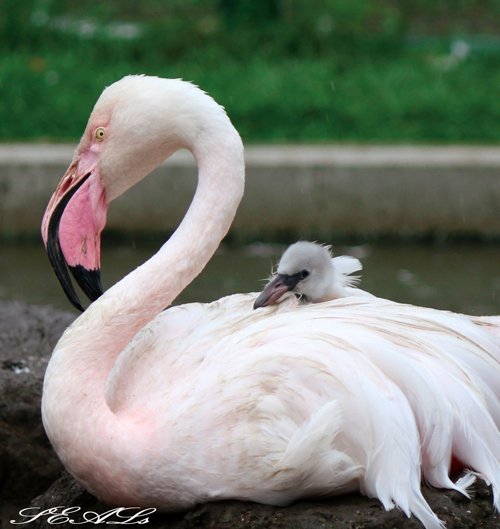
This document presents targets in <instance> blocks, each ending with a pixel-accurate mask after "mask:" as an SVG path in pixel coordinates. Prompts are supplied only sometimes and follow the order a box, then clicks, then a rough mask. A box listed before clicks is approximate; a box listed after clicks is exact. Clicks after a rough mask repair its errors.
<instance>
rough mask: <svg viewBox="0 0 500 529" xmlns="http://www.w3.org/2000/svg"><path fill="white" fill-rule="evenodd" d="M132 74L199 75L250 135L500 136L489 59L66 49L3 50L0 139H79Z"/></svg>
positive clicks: (495, 76) (497, 80)
mask: <svg viewBox="0 0 500 529" xmlns="http://www.w3.org/2000/svg"><path fill="white" fill-rule="evenodd" d="M80 64H81V65H84V66H82V67H81V66H80ZM129 73H147V74H151V75H159V76H166V77H182V78H184V79H187V80H191V81H194V82H195V83H197V84H198V85H199V86H201V87H202V88H203V89H204V90H206V91H208V92H209V93H210V94H211V95H212V96H213V97H214V98H215V99H216V100H217V101H219V102H220V103H221V104H222V105H224V106H225V107H226V109H227V111H228V113H229V115H230V116H231V118H232V120H233V121H234V123H235V125H236V126H237V128H238V129H239V131H240V133H241V134H242V136H243V137H244V139H245V140H247V141H251V142H263V141H266V142H267V141H271V142H279V141H298V142H305V141H312V142H332V141H344V142H346V141H354V142H365V141H375V142H394V141H395V142H417V143H422V142H442V143H446V142H459V143H460V142H468V143H469V142H470V143H475V142H486V143H494V142H496V141H498V140H499V139H500V97H499V92H498V87H500V69H499V68H495V67H494V65H493V63H492V61H489V60H487V59H474V58H471V59H468V60H465V61H463V62H460V63H457V64H455V65H453V66H450V67H443V66H442V65H441V64H439V63H437V64H436V60H432V59H431V57H430V56H425V57H411V56H410V57H401V58H396V59H391V60H386V61H384V60H377V61H375V60H368V59H362V60H360V61H359V62H357V63H355V64H353V65H351V66H350V67H349V68H340V67H338V66H337V65H335V64H334V63H333V62H332V61H331V60H329V59H326V58H319V59H307V60H305V59H287V60H282V61H279V62H278V61H276V62H271V61H265V60H262V59H259V58H254V59H252V60H250V61H248V62H246V63H241V62H237V61H235V60H234V59H232V58H226V59H221V58H218V57H213V58H211V57H206V58H204V59H203V60H197V61H192V62H183V63H179V64H175V63H170V64H156V65H154V64H149V65H147V66H144V65H142V64H137V63H134V62H130V61H125V60H116V61H109V62H105V61H97V60H92V59H89V58H85V57H75V55H74V54H73V53H71V52H67V53H58V54H51V53H46V54H44V55H43V56H38V55H35V54H26V53H18V54H11V55H9V56H4V57H2V58H1V59H0V88H1V92H2V101H3V104H2V105H1V106H0V124H1V125H0V140H3V141H13V140H74V139H76V138H78V137H79V136H80V134H81V133H82V131H83V128H84V126H85V123H86V120H87V117H88V115H89V113H90V110H91V109H92V106H93V104H94V102H95V100H96V98H97V97H98V95H99V93H100V92H101V90H102V88H103V87H104V86H106V85H109V84H110V83H112V82H113V81H115V80H117V79H119V78H121V77H122V76H123V75H126V74H129Z"/></svg>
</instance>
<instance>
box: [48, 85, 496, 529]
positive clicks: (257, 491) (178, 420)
mask: <svg viewBox="0 0 500 529" xmlns="http://www.w3.org/2000/svg"><path fill="white" fill-rule="evenodd" d="M182 147H185V148H188V149H190V150H191V152H192V153H193V155H194V157H195V158H196V160H197V163H198V187H197V190H196V194H195V196H194V198H193V201H192V203H191V206H190V207H189V210H188V212H187V213H186V215H185V217H184V219H183V221H182V223H181V224H180V226H179V227H178V229H177V230H176V232H175V233H174V234H173V236H172V237H171V238H170V240H168V242H166V243H165V244H164V245H163V246H162V248H161V249H160V250H159V251H158V253H157V254H156V255H154V256H153V257H152V258H151V259H150V260H148V261H147V262H146V263H144V264H143V265H142V266H140V267H139V268H137V269H136V270H134V271H133V272H132V273H130V274H129V275H128V276H127V277H125V278H124V279H123V280H121V281H120V282H118V283H117V284H116V285H114V286H113V287H112V288H110V289H109V290H108V291H107V292H106V293H104V294H103V295H102V296H100V297H99V295H100V294H101V292H100V290H101V289H100V284H99V277H98V270H99V234H100V232H101V230H102V228H103V226H104V224H105V219H106V209H107V206H108V203H109V202H111V201H112V200H113V199H115V198H116V197H117V196H119V195H120V194H121V193H123V192H124V191H125V190H127V189H128V188H130V187H131V186H133V185H134V184H135V183H137V182H138V181H139V180H141V179H142V178H143V177H144V176H146V175H147V174H148V173H149V172H150V171H151V170H152V169H153V168H154V167H155V166H156V165H158V164H159V163H160V162H161V161H162V160H164V159H165V158H167V157H168V156H169V155H171V154H172V153H173V152H174V151H176V150H177V149H179V148H182ZM243 186H244V161H243V147H242V144H241V140H240V137H239V135H238V133H237V132H236V130H235V129H234V128H233V126H232V124H231V122H230V121H229V119H228V117H227V116H226V114H225V112H224V110H223V109H222V108H221V107H220V106H219V105H217V104H216V103H215V102H214V101H213V100H212V99H211V98H210V97H209V96H208V95H206V94H205V93H204V92H202V91H201V90H199V89H198V88H196V87H195V86H193V85H191V84H189V83H186V82H183V81H180V80H168V79H159V78H152V77H142V76H131V77H126V78H124V79H122V80H121V81H119V82H117V83H115V84H113V85H112V86H110V87H109V88H107V89H106V90H105V91H104V92H103V93H102V95H101V97H100V98H99V100H98V102H97V103H96V105H95V108H94V110H93V112H92V114H91V116H90V119H89V122H88V125H87V128H86V130H85V132H84V135H83V137H82V139H81V141H80V144H79V145H78V147H77V149H76V152H75V155H74V158H73V161H72V162H71V165H70V167H69V168H68V170H67V172H66V174H65V175H64V176H63V178H62V181H61V182H60V184H59V185H58V187H57V189H56V191H55V193H54V195H53V197H52V199H51V201H50V203H49V205H48V207H47V211H46V213H45V216H44V219H43V224H42V234H43V239H44V241H45V244H46V247H47V250H48V254H49V257H50V259H51V262H52V265H53V267H54V269H55V271H56V273H57V275H58V277H59V279H60V281H61V283H62V285H63V287H64V289H65V291H66V293H67V295H68V297H69V298H70V300H71V301H72V302H73V304H74V305H76V306H78V307H81V305H80V302H79V300H78V297H77V296H76V294H75V291H74V290H73V287H72V286H71V282H70V278H69V274H68V268H69V270H71V271H72V272H73V275H74V276H75V278H76V280H77V282H78V283H79V284H80V285H81V286H82V288H83V290H84V291H85V292H86V293H87V295H88V296H89V297H90V298H91V299H92V300H95V299H96V298H99V299H97V300H96V301H94V303H92V304H91V305H90V307H89V308H88V309H87V310H86V311H85V312H84V313H83V314H82V315H81V316H80V317H79V318H78V319H77V320H76V321H75V322H74V323H73V324H72V325H71V326H70V327H69V328H68V330H67V331H66V332H65V333H64V335H63V337H62V338H61V340H60V341H59V343H58V344H57V346H56V348H55V350H54V353H53V355H52V358H51V360H50V363H49V366H48V368H47V372H46V376H45V382H44V389H43V401H42V414H43V421H44V425H45V429H46V431H47V434H48V436H49V438H50V440H51V442H52V444H53V446H54V448H55V450H56V452H57V453H58V455H59V457H60V458H61V460H62V462H63V463H64V465H65V466H66V468H67V469H68V470H69V471H70V472H71V473H72V474H73V475H74V476H75V477H76V478H77V479H78V480H79V481H80V482H81V483H82V484H83V485H84V486H85V487H86V488H87V489H88V490H90V491H91V492H93V493H94V494H95V495H97V496H98V497H99V498H100V499H101V500H103V501H104V502H107V503H110V504H117V505H140V506H155V507H159V508H161V509H166V510H168V509H170V510H171V509H183V508H187V507H190V506H192V505H194V504H196V503H197V502H205V501H210V500H216V499H222V498H235V499H242V500H253V501H258V502H263V503H270V504H276V505H283V504H287V503H289V502H291V501H293V500H295V499H297V498H300V497H304V496H317V495H330V494H337V493H341V492H344V491H350V490H356V489H359V490H360V491H361V492H362V493H363V494H366V495H368V496H371V497H378V498H379V499H380V501H381V502H382V504H383V505H384V507H385V508H386V509H390V508H392V507H394V505H397V506H398V507H399V508H400V509H402V510H403V511H404V512H405V513H406V514H407V515H408V516H409V515H410V514H411V513H413V514H414V515H416V516H417V517H418V518H419V519H420V520H421V521H422V522H423V524H424V525H425V527H426V528H427V529H437V528H438V527H441V522H440V521H439V519H438V517H437V516H436V515H435V513H434V512H433V511H432V510H431V509H430V507H429V505H428V504H427V502H426V501H425V499H424V497H423V496H422V494H421V490H420V482H421V474H423V477H424V478H425V479H426V480H427V481H428V482H429V483H430V484H432V485H434V486H437V487H446V488H453V489H457V490H459V491H461V492H463V493H466V490H465V487H466V485H467V484H468V483H470V482H471V481H472V480H473V479H474V478H473V477H472V476H471V475H470V474H469V475H467V476H466V477H465V478H464V479H463V480H462V481H460V482H458V483H456V484H455V483H453V482H452V481H451V480H450V478H449V476H448V468H449V464H450V460H451V458H452V456H455V457H457V458H459V459H460V460H461V461H462V462H463V464H464V465H465V466H467V467H470V468H471V469H473V470H474V471H475V472H476V473H477V475H479V476H480V477H482V478H483V479H484V480H485V481H487V482H488V483H492V485H493V491H494V495H495V497H494V502H495V505H496V507H497V508H498V507H499V504H500V499H499V489H500V477H499V474H500V472H499V450H500V442H499V434H498V429H497V427H496V425H495V422H496V423H497V424H498V422H500V406H499V398H500V395H499V391H500V388H499V384H498V380H499V373H500V368H499V362H498V359H499V357H500V343H499V340H498V337H497V336H496V334H494V333H492V332H489V331H490V330H492V329H496V326H495V325H496V323H495V321H494V320H477V323H474V322H473V321H471V320H470V319H468V318H466V317H463V316H461V315H457V314H452V313H448V312H441V311H437V310H432V309H426V308H417V307H413V306H408V305H402V304H397V303H392V302H389V301H385V300H379V299H376V298H373V299H372V298H367V299H360V298H342V299H340V300H335V301H329V302H325V303H316V304H309V305H297V303H296V302H294V300H290V301H289V302H288V303H282V304H280V305H279V306H278V307H276V306H274V307H268V308H264V309H260V310H258V311H254V310H253V309H252V303H253V301H254V299H255V294H250V295H234V296H229V297H227V298H223V299H221V300H219V301H216V302H214V303H211V304H207V305H204V304H190V305H183V306H179V307H173V308H170V309H169V310H167V311H163V309H164V307H165V306H168V305H170V304H171V303H172V302H173V301H174V299H175V298H176V296H177V295H178V294H179V293H180V292H181V291H182V290H183V289H184V287H185V286H186V285H187V284H188V283H189V282H190V281H191V280H192V279H193V278H194V277H195V276H196V275H197V274H198V273H199V272H200V271H201V270H202V269H203V267H204V266H205V264H206V263H207V261H208V260H209V259H210V257H211V256H212V254H213V253H214V251H215V250H216V248H217V246H218V244H219V242H220V240H221V239H222V238H223V237H224V235H225V234H226V232H227V230H228V229H229V226H230V224H231V221H232V219H233V216H234V214H235V211H236V208H237V206H238V203H239V201H240V199H241V196H242V194H243Z"/></svg>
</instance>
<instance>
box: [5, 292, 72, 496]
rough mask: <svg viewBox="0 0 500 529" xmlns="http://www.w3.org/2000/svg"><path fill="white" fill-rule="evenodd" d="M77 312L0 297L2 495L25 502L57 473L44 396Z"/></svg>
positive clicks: (57, 466)
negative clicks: (54, 355) (51, 362)
mask: <svg viewBox="0 0 500 529" xmlns="http://www.w3.org/2000/svg"><path fill="white" fill-rule="evenodd" d="M73 319H74V316H73V315H72V314H69V313H65V312H62V311H56V310H54V309H52V308H51V307H36V306H28V305H25V304H22V303H16V302H5V301H4V302H0V439H1V440H2V442H1V444H0V498H1V499H2V501H3V502H11V503H16V504H23V503H24V504H25V503H26V502H29V501H30V500H31V499H32V498H33V497H34V496H35V495H37V494H40V493H41V492H43V491H44V490H46V488H47V487H48V486H49V485H50V483H52V482H53V481H54V479H56V478H57V476H58V475H59V474H60V472H61V464H60V463H59V461H58V459H57V457H56V455H55V454H54V452H53V451H52V449H51V447H50V444H49V442H48V440H47V438H46V436H45V433H44V430H43V427H42V421H41V416H40V399H41V394H42V383H43V375H44V373H45V368H46V366H47V362H48V359H49V358H50V354H51V352H52V349H53V348H54V345H55V343H56V342H57V340H58V339H59V337H60V335H61V334H62V332H63V330H64V329H65V328H66V327H67V326H68V325H69V323H70V322H71V321H72V320H73Z"/></svg>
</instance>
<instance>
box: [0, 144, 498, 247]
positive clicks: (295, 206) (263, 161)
mask: <svg viewBox="0 0 500 529" xmlns="http://www.w3.org/2000/svg"><path fill="white" fill-rule="evenodd" d="M73 149H74V146H71V145H41V144H36V145H3V146H0V236H16V235H30V234H33V233H37V232H38V231H39V224H40V219H41V216H42V214H43V211H44V209H45V206H46V203H47V201H48V199H49V198H50V195H51V194H52V192H53V190H54V189H55V186H56V184H57V182H58V181H59V179H60V177H61V176H62V174H63V173H64V171H65V169H66V167H67V166H68V164H69V161H70V160H71V157H72V153H73ZM246 162H247V186H246V193H245V198H244V199H243V202H242V204H241V206H240V209H239V211H238V215H237V217H236V219H235V223H234V228H233V229H234V231H235V232H236V233H240V234H242V235H244V236H247V237H252V238H258V237H271V236H272V235H273V234H276V233H277V232H288V233H290V234H292V235H296V236H303V237H304V236H313V237H317V238H323V239H325V240H332V239H333V238H334V237H335V236H339V235H342V236H385V235H389V236H423V235H427V234H429V233H431V234H438V235H443V236H449V235H451V236H479V237H490V238H492V237H494V238H500V148H495V147H491V148H490V147H442V148H441V147H410V146H383V147H378V146H377V147H375V146H349V145H346V146H338V145H336V146H293V145H288V146H266V147H263V146H262V147H261V146H253V147H247V149H246ZM195 186H196V167H195V164H194V160H193V159H192V157H191V155H190V154H189V153H187V152H180V153H177V154H176V155H175V156H174V157H172V158H171V159H170V160H169V161H167V163H165V164H163V165H162V166H161V167H159V168H158V169H157V170H156V171H155V172H154V173H153V175H151V176H150V177H148V178H147V179H145V180H144V182H142V183H141V184H140V185H138V186H136V187H135V188H134V189H132V190H131V191H130V192H129V193H127V194H126V195H125V196H123V197H121V198H120V199H118V200H117V201H116V203H114V204H113V207H112V208H111V209H110V217H109V222H108V227H109V228H111V229H113V230H115V231H138V232H139V231H154V232H159V231H171V230H173V229H175V227H176V225H177V224H178V222H179V221H180V219H181V218H182V215H183V213H184V211H185V210H186V208H187V206H188V204H189V201H190V199H191V196H192V194H193V192H194V189H195Z"/></svg>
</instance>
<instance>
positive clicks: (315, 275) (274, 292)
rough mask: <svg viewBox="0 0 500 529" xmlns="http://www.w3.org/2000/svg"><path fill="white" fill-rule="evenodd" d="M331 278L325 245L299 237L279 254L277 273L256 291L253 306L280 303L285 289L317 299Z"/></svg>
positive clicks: (311, 299) (329, 255) (328, 286)
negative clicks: (258, 291)
mask: <svg viewBox="0 0 500 529" xmlns="http://www.w3.org/2000/svg"><path fill="white" fill-rule="evenodd" d="M332 282H333V267H332V256H331V254H330V251H329V250H328V248H327V247H325V246H321V245H320V244H315V243H312V242H308V241H299V242H296V243H295V244H292V245H291V246H290V247H289V248H287V250H286V251H285V253H284V254H283V255H282V257H281V259H280V262H279V265H278V269H277V273H276V275H275V276H274V277H273V278H272V280H271V281H270V282H269V283H268V284H267V285H266V286H265V288H264V290H263V291H262V292H261V293H260V294H259V296H258V297H257V299H256V300H255V303H254V306H253V307H254V309H258V308H260V307H266V306H268V305H274V304H275V303H279V302H280V301H281V300H282V299H284V296H285V294H287V293H288V292H293V293H294V294H296V295H298V296H300V297H303V298H305V299H306V300H309V301H315V300H319V299H321V298H322V297H323V296H324V295H325V293H326V292H328V290H329V288H330V287H331V284H332Z"/></svg>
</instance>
